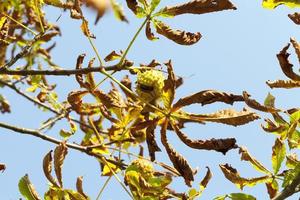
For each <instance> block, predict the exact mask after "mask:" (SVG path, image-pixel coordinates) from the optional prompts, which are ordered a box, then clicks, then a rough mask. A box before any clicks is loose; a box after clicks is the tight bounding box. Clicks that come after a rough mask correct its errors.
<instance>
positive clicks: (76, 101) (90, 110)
mask: <svg viewBox="0 0 300 200" xmlns="http://www.w3.org/2000/svg"><path fill="white" fill-rule="evenodd" d="M88 93H89V92H88V91H86V90H84V91H82V90H79V91H72V92H70V93H69V95H68V102H69V104H70V105H71V107H72V109H73V110H74V111H75V112H77V113H78V114H80V115H91V114H95V113H97V112H99V109H100V108H99V107H100V104H88V103H83V102H82V97H83V96H84V95H86V94H88Z"/></svg>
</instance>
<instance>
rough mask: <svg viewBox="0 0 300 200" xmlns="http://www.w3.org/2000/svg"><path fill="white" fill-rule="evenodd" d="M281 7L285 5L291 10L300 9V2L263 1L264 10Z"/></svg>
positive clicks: (291, 0) (294, 0)
mask: <svg viewBox="0 0 300 200" xmlns="http://www.w3.org/2000/svg"><path fill="white" fill-rule="evenodd" d="M279 5H285V6H288V7H289V8H297V7H300V2H299V1H298V0H263V2H262V6H263V7H264V8H269V9H274V8H276V7H277V6H279Z"/></svg>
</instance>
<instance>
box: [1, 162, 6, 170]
mask: <svg viewBox="0 0 300 200" xmlns="http://www.w3.org/2000/svg"><path fill="white" fill-rule="evenodd" d="M5 169H6V166H5V164H3V163H0V171H2V172H3V171H4V170H5Z"/></svg>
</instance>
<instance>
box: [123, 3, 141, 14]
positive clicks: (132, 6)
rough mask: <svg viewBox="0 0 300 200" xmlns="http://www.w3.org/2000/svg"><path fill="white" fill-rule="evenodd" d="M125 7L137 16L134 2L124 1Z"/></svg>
mask: <svg viewBox="0 0 300 200" xmlns="http://www.w3.org/2000/svg"><path fill="white" fill-rule="evenodd" d="M126 3H127V7H128V8H129V9H130V10H131V11H132V12H133V13H134V14H137V9H138V2H137V1H136V0H126Z"/></svg>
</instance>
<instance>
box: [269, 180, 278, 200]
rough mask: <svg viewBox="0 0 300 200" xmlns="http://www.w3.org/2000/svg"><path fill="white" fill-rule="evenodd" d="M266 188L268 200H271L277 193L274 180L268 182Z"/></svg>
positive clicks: (276, 185) (276, 184)
mask: <svg viewBox="0 0 300 200" xmlns="http://www.w3.org/2000/svg"><path fill="white" fill-rule="evenodd" d="M266 187H267V191H268V194H269V197H270V199H273V198H274V197H275V196H276V194H277V192H278V183H277V181H276V180H275V179H274V180H272V181H270V182H267V183H266Z"/></svg>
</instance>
